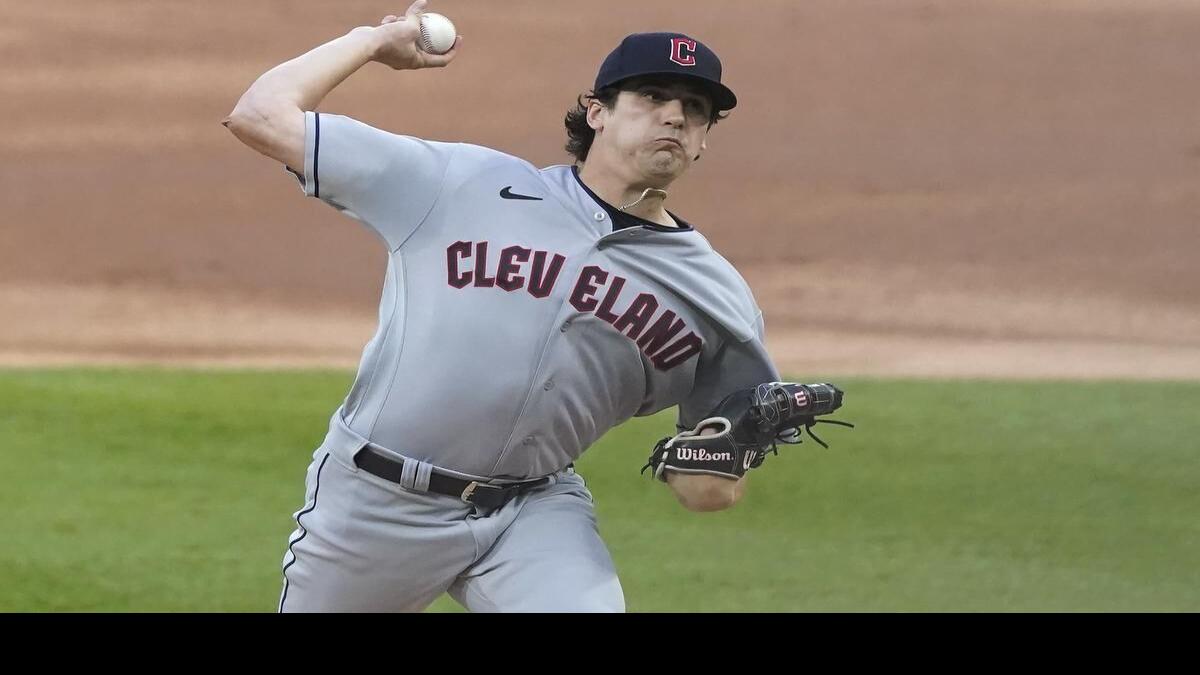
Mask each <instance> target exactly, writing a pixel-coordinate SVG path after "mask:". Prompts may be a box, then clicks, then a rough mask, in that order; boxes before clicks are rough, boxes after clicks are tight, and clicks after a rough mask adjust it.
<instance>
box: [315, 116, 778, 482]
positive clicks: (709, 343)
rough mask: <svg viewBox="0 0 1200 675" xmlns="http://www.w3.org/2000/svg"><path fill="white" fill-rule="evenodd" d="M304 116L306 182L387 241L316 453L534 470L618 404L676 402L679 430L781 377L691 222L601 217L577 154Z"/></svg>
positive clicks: (468, 472) (747, 309)
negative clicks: (352, 376)
mask: <svg viewBox="0 0 1200 675" xmlns="http://www.w3.org/2000/svg"><path fill="white" fill-rule="evenodd" d="M306 124H307V133H306V139H307V141H306V152H305V166H304V180H303V185H304V191H305V193H306V194H308V195H311V196H314V197H318V198H320V199H321V200H323V201H325V202H327V203H329V204H330V205H332V206H334V207H336V208H337V209H339V210H341V211H342V212H343V213H345V214H346V215H349V216H351V217H353V218H356V219H357V220H359V221H361V222H362V223H364V224H366V225H367V226H368V227H370V228H371V229H372V230H373V231H374V232H375V233H376V234H378V236H379V237H380V238H381V239H382V240H383V242H384V243H385V244H386V246H387V248H388V251H389V252H390V255H389V258H388V265H387V273H386V278H385V282H384V288H383V294H382V300H381V302H380V309H379V329H378V332H377V333H376V334H375V336H374V338H373V339H372V340H371V341H370V343H369V344H367V346H366V349H365V350H364V354H363V357H362V362H361V365H360V368H359V370H358V375H357V378H356V380H355V382H354V385H353V387H352V388H351V390H350V393H349V395H348V396H347V397H346V400H345V401H344V403H343V405H342V406H341V407H340V408H339V409H338V410H337V411H336V413H335V414H334V415H333V418H332V420H331V424H330V430H329V434H328V436H327V437H326V439H325V443H324V445H323V449H325V450H327V451H329V452H332V453H334V454H337V455H339V456H342V457H343V458H350V457H352V455H353V453H354V452H356V451H357V450H358V449H359V448H361V447H363V445H364V444H365V443H370V444H372V445H376V446H380V447H383V448H386V449H388V450H391V451H393V452H395V453H396V454H399V455H402V456H404V457H406V458H410V459H412V460H417V461H418V462H422V463H426V464H427V465H429V466H432V467H438V468H440V469H442V470H446V471H448V472H452V473H457V474H461V475H463V476H467V477H471V478H476V477H485V478H487V477H492V478H514V479H516V478H530V477H536V476H543V475H548V474H551V473H554V472H556V471H560V470H562V469H564V468H565V467H566V466H567V465H568V464H570V463H571V462H572V460H574V459H575V458H576V457H578V456H579V455H580V454H581V453H582V452H583V451H584V450H585V449H587V447H588V446H589V445H591V444H592V443H593V442H594V441H595V440H596V439H598V438H599V437H600V436H601V435H603V434H604V433H605V432H606V431H608V430H609V429H610V428H612V427H614V426H616V425H618V424H620V423H621V422H624V421H625V420H627V419H629V418H630V417H633V416H640V415H649V414H652V413H655V412H658V411H660V410H663V409H665V408H668V407H671V406H674V405H679V406H680V408H679V417H678V423H679V425H680V426H681V427H689V428H690V427H691V426H693V425H694V424H696V423H697V422H698V421H699V420H700V419H702V418H703V416H704V415H705V414H706V413H707V412H708V411H709V410H711V409H712V408H713V407H714V406H715V405H716V403H717V402H718V401H719V400H720V399H721V398H722V397H724V396H725V395H726V394H727V393H729V392H730V391H732V390H733V389H735V388H740V387H748V386H753V385H755V384H758V383H760V382H765V381H770V380H777V379H779V377H778V373H777V371H776V369H775V367H774V366H773V364H772V362H771V360H770V358H769V357H768V355H767V353H766V350H765V349H764V347H763V343H762V337H763V319H762V313H761V312H760V311H759V309H758V307H757V306H756V305H755V302H754V299H753V296H752V294H751V292H750V290H749V288H748V286H747V285H746V283H745V281H744V280H743V279H742V277H741V276H740V275H739V274H738V273H737V271H736V270H735V269H734V268H733V266H732V265H730V264H729V263H728V262H727V261H726V260H725V259H724V258H722V257H721V256H720V255H718V254H717V253H716V252H715V251H714V250H713V249H712V247H711V246H710V245H709V243H708V241H707V240H706V239H705V238H704V237H703V236H702V235H701V234H700V233H699V232H697V231H696V230H695V229H692V228H691V227H683V228H651V227H639V228H629V229H622V230H618V231H615V232H614V231H613V226H612V222H611V217H610V216H609V215H608V213H607V211H606V209H605V208H603V207H602V205H601V203H599V202H598V201H597V199H596V198H595V197H594V196H593V195H592V194H591V193H590V191H589V190H588V189H587V188H586V187H585V186H584V185H583V184H582V183H581V182H580V180H579V178H578V176H577V174H576V172H575V171H574V170H573V167H569V166H553V167H549V168H546V169H542V170H539V169H538V168H536V167H534V166H533V165H531V164H529V163H528V162H526V161H524V160H521V159H518V158H516V157H512V156H510V155H506V154H503V153H500V152H497V151H495V150H491V149H487V148H483V147H479V146H476V145H469V144H463V143H438V142H430V141H425V140H420V139H416V138H412V137H408V136H402V135H396V134H391V133H387V132H384V131H381V130H378V129H375V128H372V127H370V126H368V125H366V124H363V123H361V122H358V121H355V120H353V119H350V118H347V117H343V116H338V115H329V114H318V113H315V112H309V113H307V115H306ZM418 473H421V472H418ZM416 480H417V481H418V482H419V481H420V476H419V475H417V476H416Z"/></svg>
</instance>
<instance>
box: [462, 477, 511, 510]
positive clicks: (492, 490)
mask: <svg viewBox="0 0 1200 675" xmlns="http://www.w3.org/2000/svg"><path fill="white" fill-rule="evenodd" d="M505 491H506V490H505V488H503V487H500V486H498V485H489V484H487V483H480V482H479V481H477V480H473V481H471V482H470V483H467V487H466V488H464V489H463V491H462V495H460V498H461V499H462V500H463V501H464V502H467V503H468V504H477V505H479V506H485V507H488V508H495V507H496V506H499V505H501V504H503V503H504V502H505V501H506V500H505V499H503V498H502V497H503V495H504V493H505ZM476 496H478V497H485V496H486V497H488V498H487V499H483V500H481V501H475V499H474V498H475V497H476ZM496 498H499V500H498V501H497V499H496Z"/></svg>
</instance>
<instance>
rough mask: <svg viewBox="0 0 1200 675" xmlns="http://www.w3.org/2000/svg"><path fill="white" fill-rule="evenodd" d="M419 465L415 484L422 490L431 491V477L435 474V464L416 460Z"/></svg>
mask: <svg viewBox="0 0 1200 675" xmlns="http://www.w3.org/2000/svg"><path fill="white" fill-rule="evenodd" d="M414 464H416V465H417V476H416V481H415V483H414V485H415V486H416V489H418V490H420V491H421V492H429V477H430V476H431V475H433V465H432V464H430V463H429V462H414Z"/></svg>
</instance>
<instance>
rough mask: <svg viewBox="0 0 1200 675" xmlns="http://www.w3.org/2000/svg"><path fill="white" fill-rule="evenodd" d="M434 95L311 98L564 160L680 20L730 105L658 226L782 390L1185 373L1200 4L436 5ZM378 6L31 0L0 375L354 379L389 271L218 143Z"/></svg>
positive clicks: (1061, 0) (384, 73)
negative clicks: (581, 99) (697, 257)
mask: <svg viewBox="0 0 1200 675" xmlns="http://www.w3.org/2000/svg"><path fill="white" fill-rule="evenodd" d="M435 4H436V7H434V8H433V9H434V10H435V11H440V12H443V13H445V14H447V15H449V16H451V17H452V18H453V19H454V20H455V22H456V24H457V25H458V26H459V29H460V31H461V32H462V33H463V34H464V35H466V40H467V42H466V45H465V47H464V49H463V52H462V54H461V56H460V58H459V59H458V60H457V61H456V62H455V63H454V64H453V65H452V66H451V67H450V68H448V69H446V70H444V71H438V72H421V73H395V72H392V71H390V70H388V69H386V68H384V67H382V66H377V65H371V66H368V67H367V68H365V69H364V70H363V71H362V72H360V73H358V74H356V75H355V76H354V77H352V78H351V79H350V80H349V81H348V82H347V83H346V84H345V85H344V86H343V88H341V89H339V90H338V91H336V92H335V93H334V94H333V95H332V96H331V97H330V98H329V99H327V100H326V101H325V103H324V104H323V105H322V109H323V110H327V111H330V112H338V113H344V114H349V115H353V116H355V117H358V118H360V119H363V120H364V121H367V122H369V123H372V124H375V125H377V126H381V127H383V128H386V129H389V130H392V131H397V132H404V133H410V134H414V135H419V136H424V137H428V138H436V139H445V140H465V141H470V142H474V143H481V144H484V145H489V146H493V147H496V148H499V149H502V150H505V151H508V152H512V153H514V154H519V155H521V156H523V157H526V158H527V159H530V160H531V161H534V162H535V163H538V164H542V165H546V164H553V163H562V162H565V161H566V159H567V158H566V156H565V155H564V154H563V153H562V151H561V145H562V142H563V140H564V139H563V134H562V132H561V118H562V114H563V112H565V110H566V108H567V106H568V105H569V103H570V102H571V101H572V99H573V97H574V96H575V95H576V94H578V93H580V92H581V91H582V90H584V89H586V88H587V85H588V83H589V81H590V79H591V78H592V77H593V76H594V74H595V68H596V65H597V64H598V61H599V59H600V58H601V57H602V56H603V54H604V53H606V51H607V49H609V48H610V47H611V46H612V45H613V44H615V42H616V40H618V39H619V38H620V37H621V36H622V35H624V34H626V33H628V32H632V31H636V30H662V29H678V30H682V31H685V32H690V33H693V34H695V35H696V36H697V37H700V38H701V39H703V40H705V41H706V42H708V43H709V44H710V45H711V46H712V47H714V48H715V49H716V50H717V51H718V53H720V54H721V55H722V57H723V58H724V61H725V66H726V80H727V82H729V84H730V85H731V86H732V87H733V88H734V90H735V91H736V92H737V93H738V95H739V98H740V99H741V101H742V105H741V106H740V107H739V108H738V109H737V110H736V111H734V114H733V116H732V117H731V118H730V119H729V120H728V121H727V122H723V123H722V124H720V125H719V126H718V127H717V128H716V129H715V130H714V132H713V134H712V136H711V139H710V146H711V149H710V152H709V153H708V155H707V156H706V157H705V158H704V159H703V160H702V161H701V162H700V163H699V164H697V165H696V167H695V170H694V172H693V173H692V174H691V175H689V176H687V177H685V179H684V181H683V182H682V183H681V184H680V185H679V187H678V189H676V190H674V191H673V192H672V195H671V197H670V199H669V205H670V206H671V208H672V209H673V210H675V211H676V212H677V213H680V214H681V215H683V216H684V217H686V218H688V219H689V220H691V221H693V222H694V223H696V225H697V226H698V228H699V229H700V230H701V231H702V232H704V233H705V234H706V236H708V237H709V239H710V240H711V241H712V242H713V244H714V245H715V246H716V247H717V248H718V250H721V251H722V252H724V253H725V254H726V255H727V256H728V257H729V258H730V259H731V260H733V261H734V263H735V264H737V266H738V267H739V269H741V270H742V271H743V272H744V274H745V275H746V277H747V279H748V280H749V281H750V282H751V285H752V287H753V288H754V290H755V293H756V295H757V296H758V299H759V301H760V304H761V305H762V306H763V308H764V310H765V312H766V317H767V325H768V332H769V336H770V337H769V342H770V346H771V349H772V351H773V352H774V353H775V355H776V356H777V358H778V359H779V361H780V364H781V366H782V367H783V369H784V370H785V372H788V373H792V374H795V375H797V376H801V375H804V374H807V373H812V374H830V375H833V374H842V373H861V374H884V375H927V376H978V375H986V376H1001V377H1085V378H1086V377H1154V378H1185V379H1194V378H1197V377H1200V293H1197V291H1196V289H1197V288H1200V269H1198V267H1200V266H1198V265H1197V264H1196V261H1197V258H1198V257H1200V234H1198V228H1197V225H1198V223H1200V187H1198V186H1200V182H1198V179H1200V131H1197V128H1196V126H1195V118H1196V116H1195V111H1196V110H1197V109H1198V108H1200V89H1198V88H1196V87H1195V86H1194V81H1195V73H1196V72H1200V51H1197V50H1196V49H1195V45H1196V44H1197V43H1200V6H1197V5H1196V3H1193V2H1185V1H1183V0H1175V1H1167V0H1126V1H1123V2H1119V1H1115V0H1087V1H1084V0H1074V1H1068V0H1040V1H1038V2H1033V1H1023V0H1003V1H1001V0H996V1H992V2H989V1H980V2H972V3H959V2H950V1H941V2H936V1H928V0H926V1H922V2H915V1H908V0H870V1H868V0H863V1H843V0H813V1H810V2H804V3H798V2H794V1H791V0H756V2H754V3H747V5H746V7H745V8H742V9H739V10H737V14H738V16H737V17H736V19H737V20H733V17H731V15H730V10H729V7H730V5H729V3H723V2H721V3H719V2H711V1H708V0H705V1H701V2H691V3H686V5H687V8H686V10H684V9H682V6H681V5H680V4H679V3H665V2H664V3H644V2H632V1H628V2H627V1H616V2H610V3H606V4H605V6H604V11H603V12H601V11H599V10H597V11H595V12H594V13H589V12H588V11H587V10H586V9H585V8H583V6H582V5H579V4H578V3H547V2H532V1H527V2H508V3H479V2H466V1H465V0H444V1H443V2H437V3H435ZM391 11H395V8H394V7H385V6H384V5H381V4H379V3H375V2H343V3H320V2H289V3H235V2H229V1H226V0H221V1H217V2H210V3H200V4H193V5H186V4H179V3H162V2H151V1H133V0H129V1H118V0H111V1H108V2H98V3H91V4H90V5H89V8H88V11H86V12H80V11H77V10H75V9H70V8H68V7H65V6H59V5H57V4H55V3H38V4H32V5H20V4H19V3H18V5H14V6H12V7H9V8H6V10H5V12H6V19H5V21H4V24H3V26H0V91H3V92H4V96H2V97H0V119H3V132H0V158H2V159H3V162H0V364H3V365H29V364H67V363H81V362H82V363H108V364H115V363H144V362H162V363H186V364H195V365H218V366H219V365H260V366H308V365H321V366H339V367H340V366H350V365H352V364H353V363H354V362H355V360H356V358H357V355H358V353H359V350H360V349H361V348H362V346H363V344H364V343H365V342H366V340H367V339H369V337H370V335H371V333H372V331H373V329H374V314H375V303H376V300H377V298H378V285H379V282H380V280H381V278H382V274H383V267H382V265H383V260H384V258H383V251H382V248H381V247H380V246H379V244H378V243H377V241H376V240H375V239H374V237H373V236H372V235H371V234H370V233H368V232H367V231H366V230H364V229H363V228H362V227H361V226H360V225H358V224H356V223H354V222H353V221H350V220H348V219H346V218H344V217H342V216H339V215H338V214H337V213H336V212H335V211H333V210H332V209H330V208H328V207H326V206H324V205H323V204H321V203H319V202H317V201H315V200H312V199H306V198H304V197H303V196H302V195H301V194H300V192H299V189H298V187H297V185H296V183H295V181H294V180H293V179H292V178H291V177H290V176H289V175H288V174H286V173H285V172H284V171H283V170H282V169H281V168H279V167H278V166H276V165H273V164H272V163H271V162H270V161H268V160H265V159H262V158H260V157H258V156H257V155H255V154H254V153H253V152H252V151H250V150H248V149H246V148H244V147H243V146H241V145H240V144H239V143H237V142H236V141H235V140H234V139H233V138H232V136H230V135H229V134H228V132H227V131H226V130H224V129H223V128H222V127H221V126H220V125H219V122H220V120H221V119H222V118H223V117H224V115H225V114H226V113H227V112H228V111H229V110H230V109H231V108H232V106H233V104H234V102H235V101H236V100H237V98H238V96H239V95H240V94H241V92H242V91H243V90H244V89H245V88H246V87H247V86H248V85H249V84H250V82H252V81H253V79H254V78H255V77H256V76H257V75H258V74H259V73H261V72H263V71H265V70H266V69H268V68H270V67H271V66H273V65H275V64H276V63H279V62H281V61H283V60H286V59H287V58H290V57H291V56H294V55H296V54H298V53H300V52H302V51H304V50H306V49H308V48H310V47H312V46H315V45H316V44H318V43H319V42H321V41H323V40H326V39H330V38H332V37H335V36H337V35H339V34H341V33H342V32H345V31H346V30H348V29H349V28H351V27H353V26H355V25H358V24H362V23H374V22H376V21H378V18H379V16H380V15H382V14H385V13H388V12H391Z"/></svg>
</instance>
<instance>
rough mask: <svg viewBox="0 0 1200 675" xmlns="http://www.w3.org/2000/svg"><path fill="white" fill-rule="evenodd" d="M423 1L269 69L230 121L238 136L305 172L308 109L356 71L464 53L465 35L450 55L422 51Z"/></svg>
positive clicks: (441, 61) (430, 63) (442, 61)
mask: <svg viewBox="0 0 1200 675" xmlns="http://www.w3.org/2000/svg"><path fill="white" fill-rule="evenodd" d="M425 5H426V1H425V0H417V1H416V2H414V3H413V4H412V6H411V7H409V8H408V11H407V12H405V14H404V16H403V17H397V16H392V15H389V16H386V17H384V19H383V21H382V22H380V24H379V25H378V26H360V27H358V28H355V29H354V30H351V31H350V32H349V33H347V34H346V35H343V36H342V37H339V38H337V39H335V40H331V41H330V42H327V43H325V44H323V45H321V46H320V47H317V48H316V49H313V50H311V51H309V52H308V53H306V54H303V55H301V56H298V57H296V58H294V59H292V60H290V61H287V62H285V63H282V64H280V65H278V66H275V67H274V68H272V69H271V70H269V71H267V72H266V73H264V74H263V75H262V76H260V77H259V78H258V79H257V80H255V82H254V84H252V85H250V88H249V89H247V90H246V93H244V94H242V98H241V99H240V100H239V101H238V102H237V105H236V106H235V107H234V109H233V112H232V113H230V114H229V117H227V118H226V119H225V120H224V122H222V123H223V124H224V125H225V126H226V127H228V128H229V130H230V131H231V132H233V135H234V136H236V137H237V138H238V140H240V141H242V142H243V143H245V144H246V145H248V146H250V147H251V148H254V149H255V150H257V151H259V152H261V153H262V154H264V155H266V156H267V157H271V158H272V159H276V160H278V161H280V162H283V163H284V164H286V165H287V166H288V167H290V168H291V169H293V170H294V171H298V172H302V171H303V170H304V113H305V111H308V110H313V109H315V108H316V107H317V104H319V103H320V102H321V100H322V99H324V98H325V96H327V95H328V94H329V92H331V91H333V88H334V87H336V86H338V85H339V84H341V83H342V81H343V80H345V79H346V78H347V77H349V76H350V75H351V74H352V73H354V72H355V71H357V70H358V69H359V68H361V67H363V66H364V65H365V64H367V63H369V62H371V61H378V62H379V63H382V64H384V65H387V66H390V67H392V68H394V69H396V70H416V69H419V68H441V67H443V66H445V65H446V64H448V63H450V61H452V60H453V59H454V57H455V55H456V54H457V52H458V48H459V46H460V43H461V40H462V38H461V37H460V38H459V39H458V40H456V41H455V43H454V47H453V48H452V49H451V50H450V51H449V52H446V53H445V54H441V55H435V54H428V53H426V52H424V51H422V50H421V49H420V47H418V45H417V41H418V39H419V37H420V20H419V16H420V14H421V12H423V11H424V9H425Z"/></svg>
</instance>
